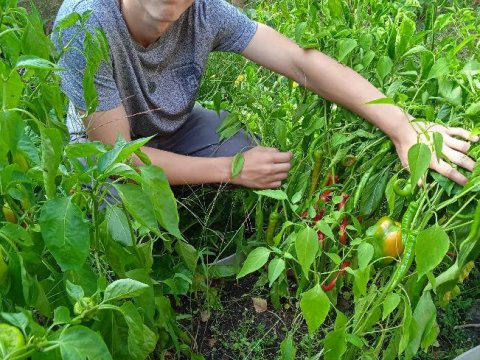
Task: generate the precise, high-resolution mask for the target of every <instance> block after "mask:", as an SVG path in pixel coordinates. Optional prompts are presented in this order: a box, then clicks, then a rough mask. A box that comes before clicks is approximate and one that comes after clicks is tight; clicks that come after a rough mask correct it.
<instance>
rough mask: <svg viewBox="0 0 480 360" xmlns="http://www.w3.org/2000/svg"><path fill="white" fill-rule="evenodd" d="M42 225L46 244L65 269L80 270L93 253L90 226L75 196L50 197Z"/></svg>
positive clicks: (40, 222) (45, 207) (41, 220)
mask: <svg viewBox="0 0 480 360" xmlns="http://www.w3.org/2000/svg"><path fill="white" fill-rule="evenodd" d="M39 224H40V227H41V230H42V237H43V240H44V242H45V246H46V247H47V249H48V250H49V251H50V252H51V253H52V255H53V257H54V258H55V260H56V261H57V263H58V265H60V267H61V268H62V270H63V271H67V270H75V269H80V268H81V267H82V265H83V264H84V263H85V260H86V259H87V257H88V254H89V252H90V225H89V223H88V222H86V221H85V220H84V219H83V213H82V210H81V209H80V208H79V207H78V206H77V205H75V204H74V203H73V202H72V199H71V198H60V199H53V200H48V201H47V202H46V203H45V204H43V206H42V209H41V213H40V219H39Z"/></svg>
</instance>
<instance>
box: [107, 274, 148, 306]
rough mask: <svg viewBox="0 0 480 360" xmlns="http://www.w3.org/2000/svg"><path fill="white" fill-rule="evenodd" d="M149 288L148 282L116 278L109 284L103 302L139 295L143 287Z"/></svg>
mask: <svg viewBox="0 0 480 360" xmlns="http://www.w3.org/2000/svg"><path fill="white" fill-rule="evenodd" d="M146 288H148V285H147V284H144V283H142V282H140V281H137V280H133V279H120V280H115V281H114V282H112V283H111V284H109V285H108V286H107V288H106V289H105V293H104V294H103V302H104V303H105V302H108V301H113V300H120V299H127V298H132V297H135V296H137V295H138V294H140V293H141V292H142V290H143V289H146Z"/></svg>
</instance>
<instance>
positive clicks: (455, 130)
mask: <svg viewBox="0 0 480 360" xmlns="http://www.w3.org/2000/svg"><path fill="white" fill-rule="evenodd" d="M446 129H447V134H448V135H450V136H459V137H461V138H464V139H465V140H469V141H478V136H472V135H471V134H470V131H468V130H466V129H464V128H461V127H447V128H446Z"/></svg>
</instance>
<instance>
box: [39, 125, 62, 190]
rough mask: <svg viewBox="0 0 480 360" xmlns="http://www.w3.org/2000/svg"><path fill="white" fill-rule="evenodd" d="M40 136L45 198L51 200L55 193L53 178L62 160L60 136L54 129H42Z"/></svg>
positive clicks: (58, 131)
mask: <svg viewBox="0 0 480 360" xmlns="http://www.w3.org/2000/svg"><path fill="white" fill-rule="evenodd" d="M41 135H42V141H41V149H42V170H43V183H44V186H45V192H46V194H47V198H48V199H53V198H54V197H55V194H56V192H57V186H56V184H55V178H56V177H57V171H58V166H59V165H60V160H61V158H62V150H63V142H62V135H61V133H60V130H58V129H56V128H49V129H43V130H41Z"/></svg>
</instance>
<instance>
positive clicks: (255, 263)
mask: <svg viewBox="0 0 480 360" xmlns="http://www.w3.org/2000/svg"><path fill="white" fill-rule="evenodd" d="M269 256H270V250H268V249H267V248H265V247H258V248H256V249H253V251H251V252H250V254H248V256H247V259H246V260H245V262H244V263H243V266H242V268H241V269H240V272H239V273H238V275H237V279H240V278H242V277H244V276H245V275H248V274H250V273H252V272H254V271H257V270H258V269H260V268H261V267H262V266H263V265H265V264H266V263H267V261H268V258H269Z"/></svg>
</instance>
